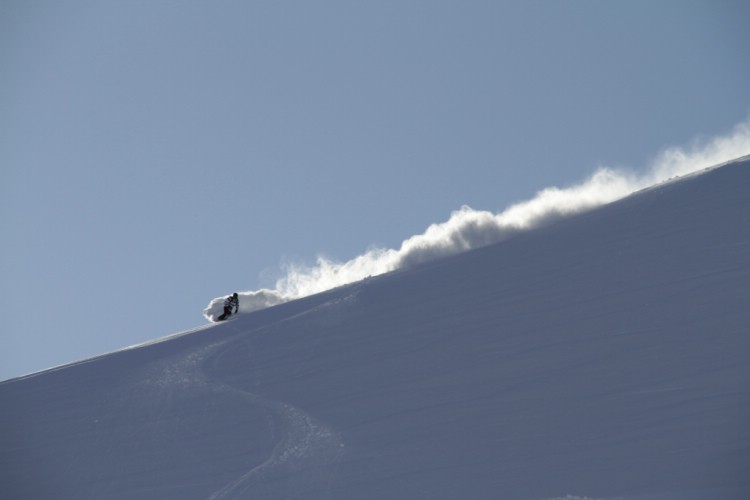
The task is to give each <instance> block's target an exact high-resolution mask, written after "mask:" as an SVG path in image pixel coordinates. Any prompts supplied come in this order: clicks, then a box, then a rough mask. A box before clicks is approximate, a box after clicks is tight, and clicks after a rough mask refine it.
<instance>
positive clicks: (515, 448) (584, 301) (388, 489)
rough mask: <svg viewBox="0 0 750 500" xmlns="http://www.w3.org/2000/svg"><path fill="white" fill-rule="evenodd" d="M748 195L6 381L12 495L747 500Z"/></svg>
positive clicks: (723, 193) (5, 451) (642, 217)
mask: <svg viewBox="0 0 750 500" xmlns="http://www.w3.org/2000/svg"><path fill="white" fill-rule="evenodd" d="M748 193H750V159H749V158H747V157H745V158H743V159H740V160H738V161H735V162H733V163H730V164H727V165H725V166H722V167H719V168H715V169H712V170H709V171H707V172H704V173H701V174H700V175H692V176H689V177H686V178H683V179H678V180H676V181H673V182H669V183H665V184H661V185H659V186H655V187H652V188H649V189H646V190H644V191H641V192H638V193H636V194H634V195H632V196H629V197H627V198H625V199H623V200H620V201H618V202H615V203H611V204H609V205H606V206H604V207H601V208H599V209H596V210H594V211H591V212H588V213H586V214H583V215H578V216H574V217H570V218H568V219H565V220H561V221H559V222H557V223H555V224H553V225H550V226H547V227H543V228H540V229H537V230H535V231H531V232H528V233H521V234H519V235H518V236H516V237H514V238H511V239H508V240H506V241H503V242H502V243H499V244H496V245H492V246H488V247H485V248H481V249H478V250H473V251H470V252H466V253H462V254H459V255H456V256H453V257H450V258H446V259H442V260H439V261H435V262H431V263H429V264H425V265H421V266H418V267H415V268H413V269H411V270H408V271H402V272H396V273H391V274H386V275H383V276H379V277H376V278H372V279H369V280H365V281H363V282H359V283H356V284H354V285H349V286H346V287H342V288H337V289H335V290H331V291H329V292H325V293H322V294H318V295H314V296H311V297H308V298H305V299H300V300H297V301H293V302H288V303H285V304H282V305H279V306H276V307H272V308H269V309H265V310H262V311H258V312H255V313H252V314H244V315H240V316H238V317H236V318H235V319H232V320H230V321H227V322H224V323H219V324H215V325H210V326H206V327H203V328H199V329H196V330H194V331H191V332H186V333H184V334H181V335H175V336H172V337H169V338H166V339H163V340H162V341H158V342H154V343H151V344H148V345H143V346H139V347H136V348H131V349H126V350H122V351H118V352H115V353H112V354H109V355H105V356H101V357H98V358H95V359H91V360H87V361H83V362H80V363H76V364H72V365H68V366H65V367H62V368H58V369H54V370H49V371H46V372H42V373H39V374H36V375H32V376H28V377H24V378H19V379H14V380H10V381H7V382H5V383H2V384H0V429H2V433H1V434H0V498H3V499H9V500H10V499H55V500H61V499H75V500H79V499H161V500H164V499H175V500H178V499H179V500H184V499H212V500H221V499H224V500H226V499H245V498H246V499H337V500H338V499H340V500H350V499H373V500H375V499H378V500H381V499H410V500H411V499H538V500H542V499H558V498H587V499H592V498H597V499H599V498H605V499H615V498H621V499H641V500H644V499H652V498H659V499H694V498H697V499H747V498H750V224H748V221H750V198H749V196H750V195H749V194H748ZM102 334H103V335H106V332H102Z"/></svg>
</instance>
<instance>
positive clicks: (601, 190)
mask: <svg viewBox="0 0 750 500" xmlns="http://www.w3.org/2000/svg"><path fill="white" fill-rule="evenodd" d="M748 154H750V120H749V121H747V122H744V123H741V124H740V125H737V126H736V127H735V129H734V130H733V131H732V133H730V134H729V135H727V136H724V137H718V138H715V139H712V140H710V141H696V142H695V143H694V144H692V145H691V146H689V147H688V148H669V149H666V150H665V151H664V152H662V153H661V154H660V155H659V156H658V157H657V158H656V160H655V161H654V162H653V164H652V166H651V168H650V169H648V171H647V172H646V173H645V174H636V173H633V172H627V171H624V170H621V169H613V168H609V167H602V168H600V169H598V170H597V171H596V172H595V173H594V174H593V175H592V176H591V177H590V178H588V179H587V180H586V181H584V182H582V183H580V184H578V185H574V186H571V187H567V188H556V187H550V188H546V189H543V190H542V191H540V192H539V193H537V195H536V196H535V197H534V198H532V199H530V200H528V201H524V202H521V203H518V204H515V205H512V206H510V207H509V208H507V209H505V210H504V211H502V212H500V213H498V214H493V213H491V212H487V211H478V210H473V209H471V208H469V207H467V206H464V207H462V208H461V209H460V210H457V211H455V212H453V213H452V215H451V217H450V218H449V219H448V220H447V221H446V222H442V223H439V224H433V225H431V226H430V227H428V228H427V230H426V231H425V232H424V233H422V234H418V235H415V236H412V237H411V238H409V239H407V240H405V241H404V242H403V243H402V244H401V247H400V248H399V249H372V250H369V251H367V252H365V253H364V254H362V255H360V256H358V257H355V258H354V259H352V260H350V261H348V262H335V261H332V260H329V259H326V258H324V257H318V258H317V262H316V264H315V265H313V266H303V265H294V264H293V265H288V266H285V268H284V271H285V276H284V277H283V278H281V279H279V280H278V281H277V282H276V285H275V289H273V290H268V289H263V290H258V291H254V292H245V293H240V295H239V297H240V312H251V311H255V310H258V309H264V308H266V307H270V306H273V305H276V304H280V303H282V302H286V301H288V300H292V299H297V298H300V297H305V296H308V295H312V294H314V293H318V292H322V291H324V290H329V289H331V288H335V287H337V286H341V285H345V284H348V283H353V282H355V281H359V280H362V279H364V278H366V277H368V276H375V275H379V274H383V273H387V272H389V271H394V270H397V269H406V268H409V267H411V266H414V265H417V264H420V263H424V262H428V261H431V260H435V259H438V258H441V257H447V256H449V255H453V254H456V253H459V252H464V251H466V250H470V249H472V248H478V247H482V246H486V245H490V244H492V243H497V242H500V241H502V240H504V239H507V238H509V237H511V236H513V235H515V234H517V233H518V232H520V231H526V230H529V229H533V228H536V227H539V226H541V225H544V224H546V223H549V222H551V221H554V220H556V219H559V218H560V217H564V216H568V215H572V214H576V213H580V212H583V211H585V210H589V209H592V208H594V207H597V206H600V205H603V204H605V203H610V202H612V201H615V200H618V199H620V198H623V197H625V196H627V195H629V194H631V193H633V192H635V191H638V190H640V189H643V188H645V187H648V186H652V185H654V184H658V183H661V182H664V181H667V180H669V179H671V178H673V177H677V176H683V175H687V174H691V173H693V172H697V171H699V170H703V169H706V168H709V167H712V166H716V165H719V164H721V163H725V162H728V161H730V160H733V159H736V158H740V157H742V156H744V155H748ZM223 302H224V297H219V298H217V299H214V300H213V301H211V303H210V304H209V305H208V307H207V308H206V310H205V311H204V315H205V316H206V318H208V319H209V320H211V321H215V318H216V317H217V316H218V315H220V314H221V312H222V309H223Z"/></svg>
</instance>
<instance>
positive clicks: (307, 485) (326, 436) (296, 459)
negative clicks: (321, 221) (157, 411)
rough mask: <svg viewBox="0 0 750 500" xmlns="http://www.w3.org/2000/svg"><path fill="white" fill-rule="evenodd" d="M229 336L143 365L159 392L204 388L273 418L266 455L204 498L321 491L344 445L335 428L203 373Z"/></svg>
mask: <svg viewBox="0 0 750 500" xmlns="http://www.w3.org/2000/svg"><path fill="white" fill-rule="evenodd" d="M349 298H351V297H347V299H349ZM340 300H341V299H339V300H334V301H331V302H329V303H324V304H321V305H318V306H316V307H314V308H312V309H310V310H307V311H304V312H302V313H300V314H297V315H295V316H293V317H290V318H286V319H284V320H282V322H287V321H289V320H290V319H294V318H297V317H299V316H303V315H307V314H309V313H311V312H313V311H318V310H320V309H321V308H326V307H327V306H331V305H336V304H337V303H338V302H339V301H340ZM274 326H277V324H276V323H274V324H271V325H267V326H265V327H261V328H259V329H257V330H254V332H258V331H264V330H268V329H271V328H272V327H274ZM238 332H240V330H238ZM242 333H247V332H246V331H242ZM235 340H236V337H234V336H233V337H232V338H230V339H227V340H223V341H219V342H214V343H212V344H209V345H207V346H204V347H201V348H199V349H196V350H193V351H192V352H189V353H183V354H181V355H177V356H172V357H169V358H166V359H163V360H160V361H158V362H155V363H154V364H153V365H151V366H150V367H149V368H147V369H146V370H147V371H146V374H145V383H146V384H147V385H149V386H151V387H152V388H153V389H156V390H159V391H171V392H175V391H179V390H204V391H209V392H213V393H215V394H220V393H223V394H230V395H233V396H235V397H237V398H243V399H245V400H246V401H250V402H251V403H252V404H253V406H255V407H259V408H261V409H262V410H263V411H264V412H265V413H266V414H268V415H269V416H270V418H271V420H272V421H273V422H274V424H272V426H271V430H272V432H274V434H279V435H280V438H279V440H278V442H277V444H276V445H275V446H274V448H273V451H272V452H271V455H270V456H269V457H268V458H267V459H266V460H265V461H264V462H263V463H261V464H259V465H257V466H255V467H253V468H252V469H250V470H249V471H247V472H246V473H244V474H242V475H241V476H239V477H238V478H237V479H236V480H234V481H232V482H231V483H229V484H227V485H225V486H224V487H222V488H221V489H219V490H217V491H215V492H214V493H213V494H212V495H211V496H209V497H208V500H233V499H249V498H252V499H256V498H265V497H276V496H278V494H280V493H281V494H283V496H284V498H289V499H293V498H306V497H307V496H308V495H309V494H310V491H311V490H312V489H315V488H319V489H325V488H326V486H327V485H328V484H329V483H330V481H331V479H332V475H333V473H334V472H335V469H336V464H337V463H338V461H339V459H340V457H341V454H342V453H343V449H344V444H343V441H342V439H341V437H340V435H339V434H338V433H337V432H336V431H335V430H333V429H332V428H330V427H329V426H327V425H326V424H324V423H323V422H321V421H319V420H317V419H316V418H315V417H313V416H312V415H310V414H308V413H306V412H305V411H303V410H301V409H300V408H297V407H295V406H293V405H291V404H289V403H286V402H283V401H275V400H269V399H265V398H262V397H260V396H258V395H256V394H253V393H252V392H250V391H246V390H244V389H239V388H236V387H233V386H231V385H229V384H226V383H225V382H223V381H221V380H218V379H214V378H211V377H210V376H208V375H207V373H206V369H205V367H207V364H208V363H209V362H210V361H211V360H212V359H213V360H215V359H218V358H220V357H221V355H222V354H223V353H224V352H227V351H228V350H229V349H231V348H232V345H231V344H232V342H233V341H235ZM142 383H143V382H142Z"/></svg>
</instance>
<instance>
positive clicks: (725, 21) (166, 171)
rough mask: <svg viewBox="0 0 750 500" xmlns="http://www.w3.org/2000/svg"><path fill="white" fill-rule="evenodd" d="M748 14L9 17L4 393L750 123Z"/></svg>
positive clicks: (313, 5) (438, 10) (428, 4)
mask: <svg viewBox="0 0 750 500" xmlns="http://www.w3.org/2000/svg"><path fill="white" fill-rule="evenodd" d="M748 18H750V6H748V4H747V3H746V2H741V1H737V2H729V1H715V0H712V1H704V2H694V1H693V2H691V1H653V2H629V1H628V2H600V1H571V2H551V1H550V2H528V1H524V2H500V1H472V2H466V1H450V2H448V1H419V2H417V1H387V0H386V1H378V2H351V1H323V2H307V1H299V2H270V1H269V2H260V1H258V2H250V1H242V2H240V1H234V2H233V1H224V2H190V1H185V2H176V1H127V2H125V1H120V2H110V1H85V2H84V1H74V0H73V1H66V2H57V1H34V0H31V1H26V0H25V1H14V0H10V1H5V2H3V3H2V4H0V68H3V69H2V71H0V165H2V173H1V174H0V175H2V177H0V185H1V187H0V190H1V191H0V195H1V196H0V198H1V200H2V201H1V203H2V205H1V206H0V207H1V210H2V211H1V212H0V216H1V218H0V223H2V234H3V235H4V244H3V245H2V279H1V280H0V281H1V282H2V289H1V292H2V300H3V303H4V304H5V306H6V314H5V316H6V317H5V320H4V321H3V326H2V333H1V334H0V335H1V337H0V342H1V346H2V349H0V353H1V354H0V379H5V378H9V377H12V376H16V375H20V374H23V373H28V372H31V371H36V370H40V369H44V368H47V367H50V366H53V365H57V364H61V363H65V362H68V361H73V360H76V359H80V358H83V357H87V356H91V355H95V354H99V353H102V352H106V351H110V350H113V349H116V348H118V347H123V346H126V345H131V344H134V343H137V342H141V341H145V340H148V339H151V338H155V337H160V336H163V335H166V334H169V333H173V332H177V331H180V330H184V329H187V328H191V327H194V326H198V325H200V324H202V323H204V321H205V320H204V319H203V317H202V316H201V312H202V310H203V308H204V307H205V306H206V304H207V302H208V301H209V300H211V299H212V298H214V297H216V296H219V295H223V294H226V293H230V292H232V291H239V290H249V289H255V288H258V287H260V286H269V285H272V284H273V282H274V280H275V279H276V278H278V277H279V276H280V275H281V271H280V268H279V265H280V263H282V262H289V261H298V260H301V261H305V262H309V261H312V260H313V259H314V258H315V257H316V255H319V254H323V255H326V256H328V257H330V258H332V259H336V260H347V259H351V258H353V257H355V256H356V255H359V254H361V253H362V252H364V251H365V250H367V249H368V248H371V247H373V246H376V247H385V248H393V247H398V246H399V245H400V244H401V242H402V241H403V240H405V239H407V238H409V237H410V236H412V235H414V234H418V233H421V232H423V231H424V230H425V228H426V227H427V226H429V225H430V224H432V223H436V222H441V221H445V220H446V219H447V218H448V217H449V216H450V213H451V211H453V210H456V209H458V208H460V207H461V206H462V205H464V204H467V205H470V206H471V207H473V208H476V209H482V210H490V211H500V210H502V209H503V208H505V207H507V206H508V205H511V204H513V203H515V202H518V201H521V200H525V199H528V198H531V197H533V195H534V193H536V192H537V191H538V190H540V189H542V188H545V187H547V186H566V185H570V184H573V183H576V182H579V181H581V180H582V179H584V178H586V177H587V176H589V175H590V174H591V173H592V172H593V171H595V170H596V169H597V168H598V167H600V166H603V165H608V166H613V167H626V168H630V169H632V170H634V171H639V170H642V169H643V168H645V166H646V165H647V164H649V162H651V161H652V160H653V158H654V157H656V156H657V155H658V154H659V153H660V152H661V151H663V149H664V148H666V147H669V146H681V145H688V144H690V143H691V142H692V141H694V140H696V139H700V138H710V137H715V136H719V135H723V134H727V133H728V132H729V131H731V130H732V128H733V127H734V126H735V125H736V124H738V123H741V122H744V121H746V120H747V118H748V111H750V92H749V91H748V89H750V60H749V56H748V53H747V47H750V32H748V30H747V29H746V26H745V23H746V20H747V19H748Z"/></svg>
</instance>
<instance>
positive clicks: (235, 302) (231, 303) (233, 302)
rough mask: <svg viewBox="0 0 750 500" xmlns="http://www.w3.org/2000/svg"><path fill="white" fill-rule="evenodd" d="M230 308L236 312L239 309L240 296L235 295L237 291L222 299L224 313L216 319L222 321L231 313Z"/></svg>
mask: <svg viewBox="0 0 750 500" xmlns="http://www.w3.org/2000/svg"><path fill="white" fill-rule="evenodd" d="M232 308H234V313H235V314H236V313H237V312H238V311H239V310H240V298H239V297H238V296H237V292H235V293H233V294H232V295H230V296H229V297H227V298H226V300H224V314H222V315H221V316H219V317H218V318H216V321H224V320H225V319H227V318H228V317H229V316H231V315H232Z"/></svg>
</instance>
